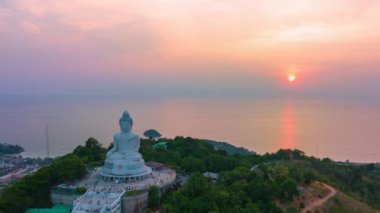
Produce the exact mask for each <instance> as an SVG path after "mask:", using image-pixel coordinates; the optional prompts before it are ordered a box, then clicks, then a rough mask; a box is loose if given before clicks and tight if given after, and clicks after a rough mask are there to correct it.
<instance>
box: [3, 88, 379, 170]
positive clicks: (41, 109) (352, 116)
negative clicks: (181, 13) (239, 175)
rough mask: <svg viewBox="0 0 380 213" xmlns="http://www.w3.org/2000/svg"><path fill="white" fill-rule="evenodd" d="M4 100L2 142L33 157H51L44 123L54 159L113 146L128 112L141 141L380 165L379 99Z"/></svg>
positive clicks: (32, 97)
mask: <svg viewBox="0 0 380 213" xmlns="http://www.w3.org/2000/svg"><path fill="white" fill-rule="evenodd" d="M36 97H37V98H36ZM0 102H1V103H2V104H1V105H0V118H1V119H0V142H2V143H9V144H19V145H21V146H23V147H24V148H25V153H23V155H25V156H30V157H46V152H47V150H46V133H45V131H46V130H45V128H46V127H45V126H46V125H47V126H48V128H49V143H50V150H49V153H50V154H51V156H59V155H63V154H66V153H69V152H71V151H72V150H73V149H74V148H75V147H76V146H77V145H82V144H84V143H85V141H86V140H87V138H89V137H94V138H95V139H97V140H99V142H100V143H102V144H103V145H104V146H108V145H109V144H110V143H111V142H112V135H113V134H114V133H116V132H117V131H119V130H118V127H117V123H116V122H115V120H117V119H118V117H119V116H120V113H121V112H122V111H123V110H128V111H130V112H131V114H132V117H133V118H135V120H136V126H135V131H136V132H137V133H138V134H139V135H140V136H142V133H143V132H144V131H145V130H147V129H150V128H153V129H157V130H158V131H159V132H160V133H162V135H163V137H168V138H173V137H175V136H184V137H194V138H201V139H209V140H214V141H221V142H227V143H230V144H232V145H234V146H237V147H244V148H247V149H249V150H251V151H254V152H257V153H258V154H264V153H267V152H268V153H272V152H276V151H277V150H279V149H299V150H301V151H304V152H305V153H306V154H307V155H312V156H315V157H318V158H326V157H327V158H331V159H332V160H336V161H346V160H349V161H350V162H358V163H371V162H380V153H379V152H376V150H379V149H378V145H377V144H376V138H379V137H380V125H379V120H380V117H379V114H380V113H379V110H378V108H379V107H377V106H379V103H378V102H377V101H369V102H367V101H363V100H352V99H351V100H350V99H341V100H331V99H310V98H309V99H303V98H267V99H265V98H252V97H213V98H210V97H187V98H178V97H166V98H165V97H125V96H124V97H123V96H102V95H99V96H85V95H83V96H79V95H78V96H75V95H74V96H70V95H66V96H57V95H50V96H46V95H37V96H36V95H22V96H17V95H7V96H4V95H0ZM363 125H364V126H363ZM364 127H365V128H364ZM363 142H366V144H367V145H366V146H365V147H363V146H361V145H360V144H361V143H363Z"/></svg>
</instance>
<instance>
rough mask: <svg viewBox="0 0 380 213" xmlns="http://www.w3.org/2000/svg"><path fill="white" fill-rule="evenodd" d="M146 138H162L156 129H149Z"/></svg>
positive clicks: (145, 134)
mask: <svg viewBox="0 0 380 213" xmlns="http://www.w3.org/2000/svg"><path fill="white" fill-rule="evenodd" d="M144 136H145V137H147V138H149V140H156V139H158V138H160V137H161V134H160V133H159V132H158V131H157V130H155V129H149V130H146V131H145V132H144Z"/></svg>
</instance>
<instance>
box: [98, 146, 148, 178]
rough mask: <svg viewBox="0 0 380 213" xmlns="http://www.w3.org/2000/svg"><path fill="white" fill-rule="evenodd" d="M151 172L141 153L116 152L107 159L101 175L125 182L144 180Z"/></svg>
mask: <svg viewBox="0 0 380 213" xmlns="http://www.w3.org/2000/svg"><path fill="white" fill-rule="evenodd" d="M151 172H152V169H151V168H150V167H148V166H146V165H145V162H144V159H143V158H142V156H141V154H140V153H117V154H116V153H115V154H114V155H110V156H109V157H107V159H106V160H105V162H104V166H103V168H102V169H101V170H100V176H101V177H102V179H104V180H110V181H114V180H117V181H119V182H120V181H123V182H124V181H135V180H144V179H145V178H146V177H147V176H148V175H150V174H151Z"/></svg>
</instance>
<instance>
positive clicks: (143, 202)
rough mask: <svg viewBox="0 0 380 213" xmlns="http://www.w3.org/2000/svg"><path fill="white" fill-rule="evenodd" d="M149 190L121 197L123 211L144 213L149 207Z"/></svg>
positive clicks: (125, 212)
mask: <svg viewBox="0 0 380 213" xmlns="http://www.w3.org/2000/svg"><path fill="white" fill-rule="evenodd" d="M148 195H149V194H148V192H147V191H143V192H141V193H139V194H132V195H128V194H127V195H125V196H123V197H122V199H121V206H122V207H121V209H122V212H123V213H131V212H133V213H142V212H144V211H145V210H146V209H147V207H148Z"/></svg>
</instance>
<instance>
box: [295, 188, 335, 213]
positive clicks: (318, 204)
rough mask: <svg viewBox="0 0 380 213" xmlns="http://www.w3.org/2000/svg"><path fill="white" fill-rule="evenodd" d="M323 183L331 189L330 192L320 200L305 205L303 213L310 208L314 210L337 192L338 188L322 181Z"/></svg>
mask: <svg viewBox="0 0 380 213" xmlns="http://www.w3.org/2000/svg"><path fill="white" fill-rule="evenodd" d="M322 184H323V186H324V187H326V188H327V189H328V190H330V193H329V194H328V195H327V196H325V197H323V198H321V199H319V200H315V201H313V202H312V203H310V204H308V205H307V206H305V208H304V209H303V210H302V213H305V212H307V211H309V210H313V209H314V208H316V207H318V206H320V205H322V204H324V203H325V202H326V201H328V200H329V199H330V198H331V197H332V196H334V195H335V194H336V190H335V189H334V188H333V187H331V186H329V185H327V184H324V183H322Z"/></svg>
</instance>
